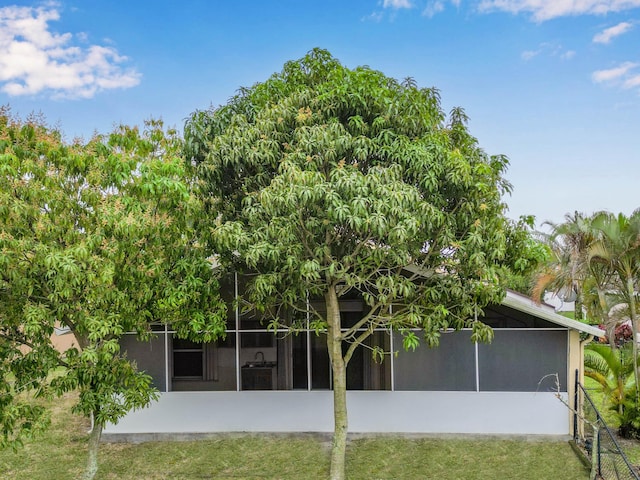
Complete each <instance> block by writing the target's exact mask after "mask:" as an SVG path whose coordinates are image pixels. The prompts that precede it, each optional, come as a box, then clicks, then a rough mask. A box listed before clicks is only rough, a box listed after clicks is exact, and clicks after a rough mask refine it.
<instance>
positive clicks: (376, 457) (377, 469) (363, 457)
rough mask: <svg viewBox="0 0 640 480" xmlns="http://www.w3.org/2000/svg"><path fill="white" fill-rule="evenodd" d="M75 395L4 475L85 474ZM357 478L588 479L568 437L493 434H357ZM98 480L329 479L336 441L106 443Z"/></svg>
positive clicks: (0, 465) (6, 454)
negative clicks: (493, 436) (522, 438)
mask: <svg viewBox="0 0 640 480" xmlns="http://www.w3.org/2000/svg"><path fill="white" fill-rule="evenodd" d="M72 400H73V398H72V397H71V396H69V397H67V398H65V399H64V400H63V401H58V402H56V404H55V409H54V413H53V416H52V428H51V429H50V431H49V432H48V433H46V434H45V435H44V436H42V437H40V438H39V439H37V440H35V441H32V442H30V443H28V444H27V445H25V448H24V449H22V450H20V451H18V453H13V452H12V451H1V452H0V478H3V479H25V480H27V479H28V480H41V479H42V480H44V479H47V480H50V479H67V478H79V477H80V475H81V472H82V468H83V466H84V461H85V448H86V429H87V424H86V422H85V421H84V419H82V418H80V417H78V416H75V415H72V414H70V413H68V412H69V406H70V404H71V402H72ZM347 456H348V461H347V477H348V478H349V479H353V480H355V479H362V480H364V479H367V480H368V479H405V478H406V479H414V478H415V479H424V478H434V479H436V478H437V479H439V480H453V479H455V480H459V479H461V478H464V479H466V480H473V479H483V480H485V479H503V478H509V479H515V480H525V479H531V480H533V479H556V478H562V479H563V480H586V479H587V478H588V472H587V471H586V470H585V469H584V468H583V466H582V464H581V463H580V462H579V460H578V459H577V457H576V456H575V454H574V453H573V451H572V450H571V448H570V446H569V445H568V443H566V442H554V441H518V440H498V439H491V438H479V439H451V438H437V439H434V438H429V439H409V438H397V437H393V438H391V437H377V438H365V439H355V440H352V441H351V442H350V444H349V448H348V453H347ZM100 462H101V465H100V471H99V473H98V475H97V478H98V479H136V480H137V479H141V478H144V479H203V478H209V479H292V480H293V479H300V478H314V479H315V478H325V477H326V475H327V472H328V468H329V451H328V443H327V442H326V441H323V440H321V439H318V438H315V437H286V438H285V437H272V436H269V437H267V436H259V435H251V436H228V437H224V438H220V439H216V440H202V441H194V442H153V443H144V444H138V445H133V444H103V445H101V451H100Z"/></svg>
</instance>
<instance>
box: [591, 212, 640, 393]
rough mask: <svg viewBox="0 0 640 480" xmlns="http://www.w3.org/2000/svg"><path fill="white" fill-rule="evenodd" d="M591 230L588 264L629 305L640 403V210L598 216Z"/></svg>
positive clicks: (593, 219)
mask: <svg viewBox="0 0 640 480" xmlns="http://www.w3.org/2000/svg"><path fill="white" fill-rule="evenodd" d="M591 227H592V229H593V231H594V233H595V234H596V237H597V239H596V240H595V241H594V242H593V243H592V244H591V245H590V246H589V248H588V257H587V258H588V262H589V264H590V265H592V267H593V268H594V269H600V271H602V272H603V274H604V275H606V278H607V287H606V288H607V289H608V291H610V292H613V293H615V294H616V295H617V296H619V298H620V302H619V303H625V304H626V306H627V309H628V310H627V311H628V314H629V318H630V320H631V329H632V332H633V341H632V342H631V344H632V345H633V359H634V367H635V368H634V378H635V400H636V404H638V402H639V400H640V383H639V382H638V360H637V359H638V342H637V339H638V336H637V335H638V330H639V323H640V318H639V317H638V291H637V285H638V279H639V277H640V209H639V210H636V211H634V212H633V213H632V214H631V215H630V216H629V217H626V216H625V215H624V214H619V215H613V214H611V213H606V212H601V213H599V214H596V215H594V217H593V218H592V220H591Z"/></svg>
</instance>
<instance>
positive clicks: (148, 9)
mask: <svg viewBox="0 0 640 480" xmlns="http://www.w3.org/2000/svg"><path fill="white" fill-rule="evenodd" d="M314 47H320V48H324V49H327V50H329V51H330V52H331V54H332V55H333V56H334V57H336V58H337V59H338V60H340V62H341V63H342V64H344V65H345V66H347V67H350V68H353V67H356V66H358V65H368V66H369V67H371V68H374V69H376V70H380V71H382V72H383V73H385V74H386V75H388V76H390V77H394V78H397V79H404V78H406V77H412V78H413V79H414V80H415V81H416V82H417V84H418V85H419V86H420V87H436V88H438V89H439V90H440V93H441V99H442V107H443V109H444V110H445V111H446V112H449V111H450V110H451V108H453V107H462V108H464V110H465V111H466V113H467V115H468V116H469V118H470V120H469V128H470V131H471V133H472V134H473V135H474V136H475V137H476V138H477V139H478V142H479V145H480V146H481V147H482V148H483V149H484V150H485V151H486V152H487V153H488V154H490V155H495V154H504V155H506V156H507V157H508V158H509V159H510V166H509V170H508V171H507V173H506V178H507V179H508V180H509V181H510V182H511V183H512V185H513V193H512V195H511V196H509V197H506V198H505V201H506V202H507V204H508V206H509V211H508V216H510V217H511V218H514V219H516V218H518V217H519V216H520V215H535V217H536V220H537V223H538V225H541V224H542V223H543V222H545V221H551V222H556V223H557V222H562V221H563V219H564V216H565V215H566V214H568V213H573V212H575V211H579V212H583V213H586V214H591V213H593V212H595V211H599V210H608V211H610V212H613V213H624V214H627V215H628V214H630V213H631V212H632V211H633V210H635V209H636V208H638V207H640V0H322V1H320V0H317V1H313V0H308V1H304V0H271V1H265V0H245V1H209V0H200V1H197V0H182V1H179V2H178V1H175V0H153V1H149V0H136V1H133V2H122V1H116V2H114V1H112V0H92V1H86V0H66V1H65V0H61V1H44V2H37V1H21V0H14V1H13V2H12V1H11V0H0V105H8V106H9V107H10V108H11V111H12V112H13V113H14V114H16V115H19V116H20V117H22V118H24V117H26V116H28V115H30V114H32V113H37V114H42V115H43V116H44V117H45V118H46V120H47V122H48V123H49V124H51V125H53V126H55V127H57V128H59V129H60V130H61V131H62V132H63V133H64V135H65V138H66V139H67V140H69V141H71V140H72V139H73V138H75V137H83V138H85V139H88V138H90V137H91V135H92V134H93V133H94V132H99V133H108V132H109V131H110V130H112V129H113V127H114V126H116V125H118V124H127V125H142V124H143V122H144V120H145V119H149V118H162V119H163V120H164V122H165V123H166V124H167V125H169V126H174V127H177V128H178V129H179V130H182V128H183V126H184V121H185V119H186V118H187V117H188V116H189V114H190V113H192V112H194V111H195V110H198V109H207V108H209V107H210V106H214V107H215V106H218V105H222V104H224V103H226V101H227V100H228V99H229V98H230V97H231V96H232V95H233V94H234V93H235V92H236V91H237V90H238V88H240V87H248V86H251V85H253V84H254V83H256V82H260V81H264V80H266V79H267V78H268V77H269V76H270V75H271V74H272V73H274V72H277V71H280V70H281V69H282V66H283V64H284V63H285V62H286V61H288V60H295V59H298V58H301V57H303V56H304V55H305V54H306V53H307V52H308V51H309V50H311V49H312V48H314Z"/></svg>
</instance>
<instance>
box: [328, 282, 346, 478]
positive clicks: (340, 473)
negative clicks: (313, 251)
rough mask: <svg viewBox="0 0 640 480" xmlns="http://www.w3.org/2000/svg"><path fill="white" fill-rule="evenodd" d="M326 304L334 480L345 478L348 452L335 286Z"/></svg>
mask: <svg viewBox="0 0 640 480" xmlns="http://www.w3.org/2000/svg"><path fill="white" fill-rule="evenodd" d="M325 301H326V305H327V324H328V329H327V330H328V331H327V348H328V350H329V358H330V359H331V370H332V373H333V422H334V430H333V446H332V448H331V473H330V476H329V478H330V479H331V480H344V478H345V460H346V454H347V433H348V416H347V364H346V362H345V361H344V357H343V355H342V332H341V331H340V328H341V321H340V306H339V303H338V296H337V295H336V291H335V288H334V287H331V288H330V289H329V292H328V293H327V294H326V295H325Z"/></svg>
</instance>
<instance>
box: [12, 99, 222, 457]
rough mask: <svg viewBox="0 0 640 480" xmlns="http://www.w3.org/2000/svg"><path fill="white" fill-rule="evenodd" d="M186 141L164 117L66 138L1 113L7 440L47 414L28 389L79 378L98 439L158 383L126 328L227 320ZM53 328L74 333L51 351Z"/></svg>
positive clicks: (61, 388) (216, 324)
mask: <svg viewBox="0 0 640 480" xmlns="http://www.w3.org/2000/svg"><path fill="white" fill-rule="evenodd" d="M181 148H182V141H181V139H180V138H179V137H178V135H177V134H176V132H175V131H170V130H169V131H166V130H165V129H164V127H163V125H162V124H161V122H157V121H151V122H149V123H147V125H146V126H145V129H144V131H142V132H140V131H139V130H138V129H137V128H129V127H119V128H118V129H116V131H114V133H113V134H111V135H110V136H107V137H103V136H98V137H96V138H94V139H92V140H91V141H89V142H88V143H86V144H82V143H80V142H76V143H73V144H67V143H65V142H64V141H62V139H61V136H60V134H59V133H58V132H57V131H55V130H52V129H50V128H48V127H47V126H46V125H45V124H44V123H43V122H41V121H39V120H38V119H28V120H27V121H24V122H23V121H21V120H19V119H16V118H13V117H12V116H11V115H10V112H8V111H6V110H3V111H2V112H0V227H1V230H0V374H1V377H0V391H1V393H0V425H1V426H2V437H1V438H0V441H1V442H2V443H3V444H12V445H17V444H19V443H20V442H21V441H22V437H23V435H27V436H28V435H30V434H33V433H34V431H36V430H38V429H40V428H43V427H44V426H45V424H46V422H45V419H46V416H45V415H44V413H45V412H43V411H42V410H41V409H40V408H39V407H37V406H34V404H33V403H32V402H31V401H30V400H29V398H28V397H26V396H25V394H27V393H35V394H37V395H59V394H62V393H64V392H67V391H72V390H77V391H78V392H79V400H78V403H77V405H76V407H75V409H76V410H77V411H78V412H81V413H83V414H85V415H89V416H92V417H93V419H94V421H95V425H96V426H95V428H94V432H95V435H94V437H93V439H92V441H94V443H95V445H94V446H95V448H97V441H98V440H99V437H100V431H101V429H102V426H103V425H104V424H105V423H106V422H108V421H110V422H115V421H117V420H118V419H119V418H121V417H122V416H123V415H125V414H126V413H127V412H128V411H130V410H131V409H134V408H140V407H143V406H145V405H147V404H148V403H149V401H150V400H151V399H152V398H154V395H155V393H154V392H155V389H154V388H153V387H152V385H151V378H150V377H149V376H148V375H146V374H144V373H142V372H139V371H137V369H136V367H135V365H134V364H132V363H131V362H130V361H129V360H128V359H127V358H126V356H125V355H124V354H123V353H122V352H120V347H119V342H118V339H119V338H120V337H121V336H122V335H124V334H125V333H127V332H133V333H135V334H136V335H138V337H139V338H140V339H141V340H145V339H148V338H149V337H150V336H151V335H152V329H151V324H152V323H154V322H161V321H163V322H171V323H172V325H173V328H175V329H176V330H177V331H178V333H179V334H180V335H182V336H189V335H192V336H195V335H197V336H198V338H200V339H204V340H210V339H212V338H215V337H217V336H218V335H219V334H221V333H223V332H224V316H225V313H224V311H225V307H224V305H223V304H222V302H221V301H220V299H219V295H218V284H217V281H216V279H215V277H214V274H213V271H212V268H211V263H210V261H209V260H207V256H208V255H207V254H206V252H205V251H204V248H203V247H204V245H202V244H201V243H199V242H198V241H197V236H196V234H195V231H194V228H193V218H194V216H195V215H197V212H198V211H199V208H200V206H199V205H200V204H199V203H198V201H197V199H196V198H194V197H193V196H192V195H191V194H190V190H189V184H188V176H187V175H186V171H185V166H184V162H183V160H182V157H181ZM56 326H61V327H68V328H69V329H70V330H71V332H72V333H73V334H74V335H75V337H76V339H77V343H78V345H77V346H76V347H74V348H72V349H70V350H68V351H66V352H64V353H61V352H58V351H57V350H55V349H54V348H53V346H52V344H51V341H50V337H51V335H52V334H53V332H54V328H55V327H56ZM56 367H62V369H60V370H58V371H57V372H56V374H55V375H51V373H52V370H53V369H54V368H56ZM94 467H95V465H94ZM96 468H97V467H96Z"/></svg>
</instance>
